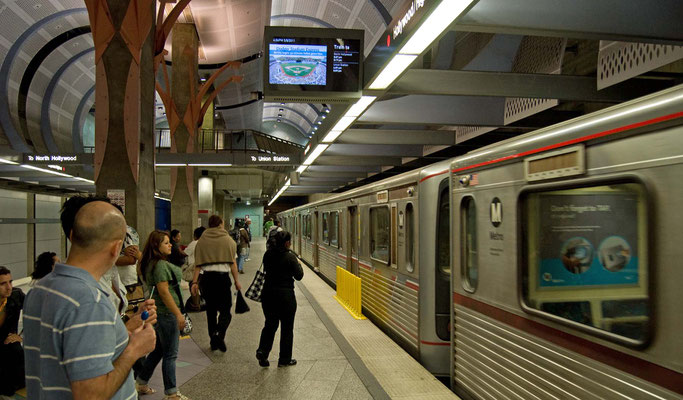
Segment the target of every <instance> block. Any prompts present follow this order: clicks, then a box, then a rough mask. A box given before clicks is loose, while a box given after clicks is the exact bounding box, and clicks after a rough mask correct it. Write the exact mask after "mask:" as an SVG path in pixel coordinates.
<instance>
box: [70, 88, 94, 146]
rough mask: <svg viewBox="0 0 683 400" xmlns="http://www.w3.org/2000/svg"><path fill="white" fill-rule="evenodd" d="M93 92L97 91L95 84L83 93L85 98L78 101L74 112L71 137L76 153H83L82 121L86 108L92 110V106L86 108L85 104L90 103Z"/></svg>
mask: <svg viewBox="0 0 683 400" xmlns="http://www.w3.org/2000/svg"><path fill="white" fill-rule="evenodd" d="M93 93H95V85H92V87H91V88H90V89H88V91H87V92H85V94H83V98H82V99H81V102H80V103H78V107H77V108H76V112H75V113H74V119H73V125H72V127H71V138H72V143H73V149H74V153H77V154H80V153H83V142H82V141H81V131H82V130H83V124H82V123H81V121H83V114H84V113H85V112H86V110H90V107H88V108H86V107H85V105H86V104H87V103H88V99H90V97H92V95H93ZM94 101H95V100H93V102H94Z"/></svg>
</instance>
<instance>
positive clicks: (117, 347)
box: [24, 197, 156, 400]
mask: <svg viewBox="0 0 683 400" xmlns="http://www.w3.org/2000/svg"><path fill="white" fill-rule="evenodd" d="M60 218H61V220H62V228H63V229H64V232H65V233H66V234H67V236H68V237H69V239H70V241H71V252H70V253H69V257H68V258H67V260H66V263H65V264H57V265H55V268H54V271H53V272H52V273H51V274H48V275H47V276H46V277H44V278H43V279H41V280H40V281H39V282H38V283H37V284H36V285H35V286H34V287H33V289H31V291H29V293H28V294H27V296H26V300H25V302H24V356H25V359H26V362H25V365H26V389H27V396H26V397H27V398H29V399H56V400H59V399H73V398H76V399H105V398H106V399H110V398H111V399H117V400H118V399H130V398H133V397H135V396H136V393H135V384H134V382H133V374H132V372H131V367H132V366H133V363H135V361H136V360H137V359H139V358H140V357H142V356H144V355H145V354H147V353H149V352H150V351H152V350H153V349H154V343H155V342H156V335H155V333H154V329H153V328H152V326H151V325H150V324H147V325H143V326H141V327H139V328H137V329H135V330H134V331H133V332H129V331H128V330H126V327H125V326H124V324H123V321H122V320H121V318H120V317H119V315H118V313H117V312H116V311H115V310H114V306H113V305H112V302H111V301H109V299H108V294H107V292H105V291H104V290H103V289H102V288H101V287H100V285H99V284H98V283H97V281H98V280H99V279H100V277H101V276H102V275H103V274H104V273H105V272H107V271H108V270H109V269H111V268H112V266H113V265H114V262H115V261H116V259H117V258H118V256H119V254H120V252H121V247H122V245H123V239H124V237H125V234H126V221H125V219H124V218H123V215H122V214H121V213H120V212H119V211H118V210H117V209H116V208H114V206H112V205H111V204H109V203H107V202H106V201H98V200H97V199H93V198H85V197H73V198H71V199H69V200H67V202H65V203H64V206H63V208H62V214H61V217H60Z"/></svg>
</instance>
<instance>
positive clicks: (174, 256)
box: [168, 229, 187, 268]
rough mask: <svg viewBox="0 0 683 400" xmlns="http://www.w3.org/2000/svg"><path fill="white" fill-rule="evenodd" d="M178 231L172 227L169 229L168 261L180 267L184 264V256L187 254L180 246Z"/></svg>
mask: <svg viewBox="0 0 683 400" xmlns="http://www.w3.org/2000/svg"><path fill="white" fill-rule="evenodd" d="M180 239H181V235H180V231H179V230H177V229H174V230H172V231H171V255H170V256H169V257H168V262H170V263H171V264H173V265H175V266H176V267H181V268H182V266H183V264H185V257H187V254H185V252H184V251H183V250H182V249H181V248H180Z"/></svg>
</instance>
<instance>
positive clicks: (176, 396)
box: [164, 392, 190, 400]
mask: <svg viewBox="0 0 683 400" xmlns="http://www.w3.org/2000/svg"><path fill="white" fill-rule="evenodd" d="M164 400H190V399H188V398H187V396H185V395H182V394H180V392H175V393H173V394H169V395H168V396H164Z"/></svg>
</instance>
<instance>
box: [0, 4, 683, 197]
mask: <svg viewBox="0 0 683 400" xmlns="http://www.w3.org/2000/svg"><path fill="white" fill-rule="evenodd" d="M405 4H406V1H405V0H320V1H318V0H272V1H271V0H241V1H240V0H232V1H226V0H192V1H191V2H190V5H189V6H188V7H187V8H186V10H185V11H184V12H183V14H182V16H181V17H180V19H179V22H184V23H194V24H195V26H196V28H197V33H198V37H199V41H200V54H199V62H200V70H199V74H200V76H208V75H210V74H211V73H212V72H213V71H215V69H217V68H218V67H220V65H222V64H223V63H225V62H226V61H230V60H238V59H248V60H250V61H248V62H245V63H244V64H243V65H242V67H241V68H240V69H239V71H238V72H237V73H238V74H240V75H243V76H244V80H243V81H242V82H241V83H238V84H234V85H228V86H227V87H226V89H224V90H223V91H222V92H221V93H220V94H219V96H218V97H217V101H216V114H217V116H218V117H217V119H218V121H217V122H218V123H219V125H220V126H222V127H224V128H225V129H253V130H257V131H263V132H265V133H267V134H270V135H273V136H275V137H278V138H280V139H284V140H287V141H289V142H292V143H295V144H298V145H301V146H306V145H307V144H308V143H309V142H311V141H312V142H317V141H318V140H319V139H318V138H316V137H315V130H314V127H315V126H316V125H319V124H318V122H322V119H323V116H326V115H327V113H326V112H325V110H326V108H328V109H334V107H337V106H336V105H333V104H332V105H331V104H309V103H286V104H280V103H265V102H263V101H252V99H253V97H254V95H253V93H254V92H259V91H261V90H262V86H263V82H262V68H263V66H262V60H263V59H262V58H259V57H257V56H255V55H258V54H259V53H260V52H261V51H262V47H263V29H264V26H265V25H279V26H297V27H334V28H353V29H362V30H364V32H365V49H364V51H365V55H366V56H367V55H368V54H369V53H370V51H371V50H372V48H373V46H374V45H375V43H376V42H377V41H378V40H380V39H382V38H383V36H384V34H385V30H386V29H387V27H388V26H390V24H391V21H392V20H394V19H395V18H397V17H399V14H400V13H401V12H402V10H403V8H404V7H405ZM167 6H173V4H172V3H171V4H168V5H167ZM682 20H683V3H681V2H680V1H679V0H660V1H657V2H652V1H648V0H631V1H627V2H624V1H617V0H610V1H599V2H598V1H594V0H572V1H567V0H552V1H538V0H517V1H508V0H479V1H478V2H477V3H476V4H475V5H474V6H473V7H472V8H471V9H470V10H469V11H468V12H467V13H466V14H465V15H463V16H462V17H461V18H460V19H458V20H457V21H456V23H454V24H452V25H451V26H450V27H449V28H448V29H447V31H446V32H445V33H444V34H443V35H442V36H441V37H440V38H439V39H437V41H436V42H435V43H433V45H432V46H431V47H429V48H428V50H427V51H426V52H425V53H423V54H422V55H421V56H420V57H418V58H417V59H416V61H415V62H413V64H412V65H411V67H410V69H409V70H408V71H407V72H406V73H405V74H403V75H402V76H401V77H400V78H399V79H397V80H396V81H395V82H394V83H393V85H392V86H391V87H389V88H388V89H387V90H386V91H383V92H381V93H380V95H379V96H380V97H379V98H378V99H377V101H375V102H374V103H373V104H372V105H371V106H370V107H369V108H368V109H367V110H366V112H365V113H364V114H363V115H362V116H361V117H360V118H359V119H357V120H356V121H355V122H354V124H353V125H352V126H350V127H349V129H347V130H346V131H345V132H344V133H343V134H342V135H341V136H339V137H338V138H337V140H336V141H335V142H334V143H333V144H332V145H330V146H329V148H328V149H327V150H326V151H325V152H324V153H323V154H322V155H321V156H320V157H319V158H318V159H317V160H316V162H315V163H314V164H313V165H311V166H310V167H308V168H307V169H306V170H305V171H304V172H303V173H302V174H301V177H300V179H299V183H298V184H296V185H292V186H290V187H289V188H288V190H287V191H286V192H285V193H284V196H287V195H309V194H312V193H321V192H331V191H340V190H346V189H348V188H351V187H355V186H358V185H361V184H365V183H368V182H371V181H373V180H378V179H381V178H383V177H387V176H391V175H394V174H398V173H401V172H405V171H407V170H410V169H413V168H416V167H419V166H422V165H427V164H430V163H433V162H435V161H439V160H442V159H445V158H448V157H452V156H455V155H458V154H462V153H465V152H467V151H470V150H473V149H475V148H477V147H481V146H484V145H487V144H490V143H493V142H496V141H499V140H503V139H505V138H509V137H513V136H516V135H519V134H523V133H526V132H529V131H532V130H534V129H538V128H542V127H545V126H548V125H551V124H553V123H557V122H561V121H565V120H567V119H570V118H574V117H577V116H580V115H583V114H586V113H589V112H593V111H596V110H599V109H601V108H604V107H607V106H610V105H613V104H616V103H619V102H623V101H626V100H629V99H632V98H636V97H639V96H641V95H643V94H647V93H650V92H654V91H657V90H660V89H663V88H665V87H669V86H672V85H675V84H679V83H681V81H683V62H682V61H681V60H682V59H683V47H681V45H683V30H681V29H680V21H682ZM170 40H171V38H169V41H168V42H167V44H168V46H167V49H168V50H169V52H170V50H171V49H170ZM93 56H94V53H93V41H92V36H91V34H90V27H89V21H88V15H87V10H86V9H85V6H84V3H83V2H82V0H32V1H26V0H4V1H3V2H2V4H0V58H1V60H2V65H1V67H0V68H1V70H0V149H2V148H4V149H13V150H16V151H24V152H26V151H28V152H35V153H48V152H50V151H52V150H54V149H56V150H57V151H59V152H63V153H72V152H74V149H75V148H77V146H76V145H77V144H78V145H80V146H83V145H84V144H87V143H83V141H84V138H83V137H81V132H82V131H83V126H84V125H85V124H88V123H89V121H88V118H89V117H88V116H89V112H90V110H91V109H92V107H93V102H94V84H95V67H94V58H93ZM167 60H168V61H169V62H170V60H171V59H170V54H169V56H168V58H167ZM170 69H171V71H172V65H170ZM222 79H226V78H222ZM220 82H221V79H219V80H218V81H217V82H216V84H217V85H218V84H220ZM332 114H334V113H332ZM278 119H279V120H280V121H278ZM326 124H329V120H328V121H327V122H325V125H326ZM17 143H21V144H22V146H18V145H17ZM292 170H293V169H292ZM62 172H63V173H64V174H66V175H69V176H70V175H75V174H76V173H75V172H74V173H73V174H72V173H70V171H62ZM213 172H214V173H215V174H217V175H219V176H229V175H253V173H256V174H260V176H261V178H260V179H249V180H248V181H249V182H260V183H258V184H260V185H261V187H260V188H250V187H246V188H244V192H241V193H237V194H238V195H241V194H242V193H244V195H246V196H256V193H257V192H258V193H260V196H265V195H270V196H272V194H273V193H275V192H277V191H278V189H279V188H280V186H281V185H282V183H283V182H284V180H285V179H286V177H288V175H287V174H285V173H284V172H287V171H284V170H277V171H264V172H260V173H258V172H254V171H249V170H244V169H236V168H235V169H230V168H222V169H215V170H214V171H213ZM164 173H165V172H163V171H162V172H161V174H162V175H163V174H164ZM221 179H222V180H223V181H225V182H227V183H226V185H231V184H233V183H231V182H233V180H231V179H232V178H230V179H228V178H221ZM235 179H237V178H235ZM0 180H1V181H0V184H1V185H5V186H21V187H22V188H24V186H26V185H29V186H31V185H33V186H31V188H32V189H36V188H38V189H40V188H41V187H45V188H49V190H62V191H64V192H70V191H88V190H93V186H92V183H89V182H88V181H87V180H73V179H70V178H69V177H68V176H61V175H55V174H51V173H44V172H40V171H35V170H25V169H22V168H21V167H18V166H15V165H3V166H0ZM162 180H163V179H162ZM219 181H220V179H219ZM242 186H243V184H240V187H242ZM224 189H226V190H229V189H228V188H224Z"/></svg>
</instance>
